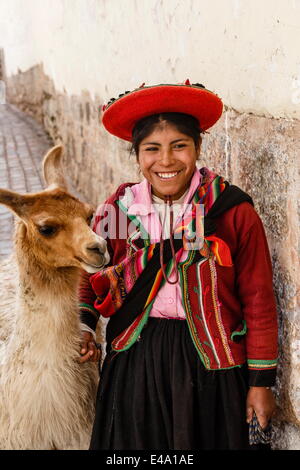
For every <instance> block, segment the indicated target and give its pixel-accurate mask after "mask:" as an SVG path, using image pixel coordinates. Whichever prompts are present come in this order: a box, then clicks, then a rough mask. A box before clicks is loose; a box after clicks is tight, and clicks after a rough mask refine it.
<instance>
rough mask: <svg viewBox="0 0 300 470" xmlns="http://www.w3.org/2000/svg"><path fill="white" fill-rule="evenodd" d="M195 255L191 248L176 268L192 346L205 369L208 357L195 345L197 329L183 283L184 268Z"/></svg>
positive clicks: (207, 366) (207, 367) (190, 262)
mask: <svg viewBox="0 0 300 470" xmlns="http://www.w3.org/2000/svg"><path fill="white" fill-rule="evenodd" d="M195 255H196V253H195V251H194V250H191V251H190V253H189V254H188V257H187V259H186V260H185V261H184V262H182V263H179V265H178V270H179V275H180V287H181V294H182V299H183V307H184V309H185V315H186V319H187V324H188V327H189V331H190V335H191V338H192V341H193V343H194V346H195V348H196V351H197V352H198V355H199V357H200V359H201V361H202V363H203V364H204V367H205V368H206V369H210V367H209V366H210V361H209V357H208V356H207V355H206V354H205V353H204V351H203V353H202V352H201V351H200V349H199V346H198V345H197V343H196V341H195V339H194V338H195V337H196V338H198V336H197V330H196V327H195V325H194V322H193V319H192V311H191V306H190V303H189V300H188V292H187V289H186V290H185V288H184V286H185V284H187V283H186V282H185V280H184V275H185V273H184V270H185V272H186V270H187V268H188V267H189V266H190V265H191V264H192V262H193V260H194V257H195ZM183 265H184V266H183ZM192 328H194V330H195V333H194V334H193V331H192ZM198 341H199V343H200V339H199V338H198ZM204 355H205V357H206V359H204Z"/></svg>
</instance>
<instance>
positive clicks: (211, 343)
mask: <svg viewBox="0 0 300 470" xmlns="http://www.w3.org/2000/svg"><path fill="white" fill-rule="evenodd" d="M205 261H206V260H205V259H203V260H202V261H200V262H199V263H198V264H197V280H198V289H196V288H194V290H195V291H196V292H197V294H198V304H199V311H200V313H201V317H202V322H203V326H204V330H205V333H206V336H207V338H208V339H209V344H208V345H209V346H210V347H211V349H212V352H213V354H214V357H215V359H216V362H217V364H218V366H219V367H220V366H221V363H220V359H219V356H218V354H217V350H216V348H215V345H214V342H213V339H212V337H211V334H210V332H209V329H208V326H207V322H206V318H205V313H204V309H203V302H202V285H201V276H200V266H201V264H202V263H204V262H205Z"/></svg>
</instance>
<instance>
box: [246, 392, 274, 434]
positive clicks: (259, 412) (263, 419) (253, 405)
mask: <svg viewBox="0 0 300 470" xmlns="http://www.w3.org/2000/svg"><path fill="white" fill-rule="evenodd" d="M275 409H276V402H275V398H274V395H273V392H272V390H271V389H268V388H266V387H250V390H249V392H248V395H247V402H246V413H247V423H250V421H251V420H252V418H253V412H254V411H255V414H256V416H257V419H258V422H259V424H260V426H261V427H262V428H263V429H264V428H266V427H267V425H268V423H269V421H270V419H271V418H272V416H273V415H274V413H275Z"/></svg>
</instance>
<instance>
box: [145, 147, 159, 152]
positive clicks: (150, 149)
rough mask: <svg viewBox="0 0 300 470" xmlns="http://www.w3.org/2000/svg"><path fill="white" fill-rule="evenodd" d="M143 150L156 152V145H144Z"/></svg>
mask: <svg viewBox="0 0 300 470" xmlns="http://www.w3.org/2000/svg"><path fill="white" fill-rule="evenodd" d="M145 150H146V152H156V151H157V150H158V147H146V148H145Z"/></svg>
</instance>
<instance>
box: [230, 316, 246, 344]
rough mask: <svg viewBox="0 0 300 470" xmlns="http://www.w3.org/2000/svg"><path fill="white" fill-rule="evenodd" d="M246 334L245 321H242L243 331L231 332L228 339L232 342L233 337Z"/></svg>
mask: <svg viewBox="0 0 300 470" xmlns="http://www.w3.org/2000/svg"><path fill="white" fill-rule="evenodd" d="M246 333H247V324H246V320H243V329H242V330H241V331H233V332H232V333H231V336H230V339H231V340H233V338H234V337H235V336H243V335H245V334H246Z"/></svg>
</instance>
